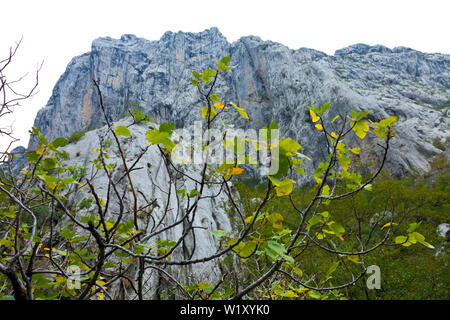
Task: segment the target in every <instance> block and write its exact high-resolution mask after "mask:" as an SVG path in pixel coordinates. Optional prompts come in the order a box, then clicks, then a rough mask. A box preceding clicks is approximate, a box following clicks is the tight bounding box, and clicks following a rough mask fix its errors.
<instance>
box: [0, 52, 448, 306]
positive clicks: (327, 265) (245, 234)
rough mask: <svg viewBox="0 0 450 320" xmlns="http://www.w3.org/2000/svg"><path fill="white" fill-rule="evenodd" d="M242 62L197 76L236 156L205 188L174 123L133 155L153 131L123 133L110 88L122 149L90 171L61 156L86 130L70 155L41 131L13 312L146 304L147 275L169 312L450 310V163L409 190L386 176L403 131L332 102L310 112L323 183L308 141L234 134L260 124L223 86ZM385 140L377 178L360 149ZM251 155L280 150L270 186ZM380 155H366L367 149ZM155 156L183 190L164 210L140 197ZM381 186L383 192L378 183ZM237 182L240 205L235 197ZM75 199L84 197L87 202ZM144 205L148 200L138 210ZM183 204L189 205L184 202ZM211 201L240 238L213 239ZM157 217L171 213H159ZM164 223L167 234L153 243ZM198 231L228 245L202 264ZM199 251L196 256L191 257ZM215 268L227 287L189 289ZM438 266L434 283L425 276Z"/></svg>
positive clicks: (7, 261)
mask: <svg viewBox="0 0 450 320" xmlns="http://www.w3.org/2000/svg"><path fill="white" fill-rule="evenodd" d="M230 59H231V58H230V57H224V58H222V59H220V60H218V61H217V68H216V69H205V70H202V71H201V72H199V71H196V70H193V71H192V75H193V78H191V79H190V82H191V84H192V86H194V87H195V89H196V92H198V93H199V95H200V96H201V99H202V104H201V105H199V106H198V109H197V110H196V112H198V115H199V116H200V115H201V117H202V118H203V121H204V125H205V128H213V127H214V125H216V124H217V128H220V130H221V131H220V137H221V138H222V141H223V146H224V147H225V149H226V150H227V151H228V152H229V153H230V154H231V155H232V157H231V158H232V159H229V158H228V159H222V160H223V162H222V163H220V164H216V163H209V162H208V161H203V162H201V163H200V164H198V166H197V167H196V168H199V169H198V172H199V173H200V174H199V175H196V176H195V178H193V177H192V176H191V175H190V174H186V173H185V172H183V171H182V170H179V169H177V167H176V166H175V165H174V163H173V162H172V161H173V158H172V157H173V156H174V154H175V153H174V151H175V150H176V148H177V142H175V139H173V132H174V129H175V124H173V123H167V122H165V123H161V124H160V125H159V127H158V128H154V127H151V126H149V127H148V130H147V131H146V133H145V138H146V141H147V143H148V144H147V145H146V146H141V147H142V148H141V150H140V151H139V154H137V155H136V154H134V153H128V152H127V151H126V150H125V148H124V147H125V145H124V143H126V141H128V140H129V139H123V138H121V139H119V137H121V136H123V137H131V136H132V135H133V129H134V127H133V126H134V125H139V124H140V123H145V122H147V121H150V118H148V116H146V115H144V114H143V113H142V111H140V110H136V111H134V112H132V113H131V115H132V116H133V120H134V121H133V123H132V124H130V125H127V126H125V125H120V126H115V125H114V123H112V122H110V120H109V118H108V116H107V114H106V111H105V110H106V109H105V106H104V105H103V99H102V95H101V91H100V87H99V86H98V83H97V81H95V80H94V81H93V82H94V85H95V87H96V89H97V93H98V95H99V97H100V99H99V101H100V107H101V110H102V112H103V115H104V119H105V121H106V123H107V130H108V132H107V133H106V134H105V137H106V136H107V135H109V136H110V137H112V138H109V139H110V140H105V141H104V140H102V139H100V146H98V148H93V149H92V151H93V152H95V154H96V156H95V157H91V159H92V160H91V161H90V162H89V163H88V164H86V166H80V167H72V166H69V165H68V164H67V163H66V162H65V161H64V160H65V154H64V152H63V151H61V149H59V148H63V147H64V146H65V145H66V144H67V143H70V142H74V143H76V142H77V141H79V140H80V139H81V138H82V137H83V135H84V132H76V133H74V134H73V135H72V136H71V137H70V138H69V139H68V140H67V141H66V139H64V138H57V139H55V140H54V141H53V142H48V141H47V140H46V138H45V137H44V136H43V134H42V133H41V132H40V131H39V130H38V129H34V128H33V130H32V132H31V133H32V135H33V136H36V137H37V138H38V139H39V142H40V143H39V144H38V146H37V148H36V150H32V151H28V152H27V153H26V154H25V156H26V158H27V160H28V167H26V168H25V169H24V170H22V171H21V174H20V175H18V176H10V177H8V176H6V175H4V176H0V179H1V180H0V190H1V193H0V206H1V208H2V210H0V221H1V222H2V224H1V225H0V238H1V240H0V283H2V284H4V288H3V289H2V290H1V291H0V298H1V299H13V298H14V299H17V300H33V299H78V300H84V299H101V300H103V299H114V298H116V297H118V296H119V297H123V298H125V297H131V298H132V299H138V300H143V299H144V298H146V290H147V289H144V287H145V286H146V282H147V280H148V278H147V279H146V278H145V277H146V276H147V273H146V272H145V271H146V270H149V269H152V270H156V271H155V272H156V273H161V279H160V280H161V281H159V283H160V285H159V286H160V287H158V292H157V294H159V297H160V298H164V299H174V298H176V299H194V300H208V299H228V298H233V299H242V298H249V299H254V298H257V299H282V300H284V299H365V298H367V299H368V298H371V299H374V298H405V297H406V298H416V299H422V298H443V297H448V285H447V282H448V274H447V269H448V268H444V267H442V265H443V263H448V260H447V257H448V255H444V256H443V258H442V259H443V260H442V261H441V260H439V259H441V258H440V257H436V258H434V256H433V254H434V252H435V250H434V249H435V247H439V248H440V242H439V241H440V239H436V235H435V232H434V230H435V228H436V225H437V223H440V222H445V221H447V219H448V212H449V209H450V208H449V205H448V194H449V186H448V177H449V176H448V164H447V162H446V161H445V160H442V159H437V158H436V159H435V162H436V164H435V165H434V167H435V168H436V170H438V171H437V172H436V174H435V175H434V176H433V177H429V179H419V178H418V177H412V178H407V179H403V180H395V179H393V178H391V177H389V176H386V175H385V176H382V175H380V172H382V168H383V166H384V163H385V160H386V157H387V155H388V151H389V148H390V146H391V145H390V142H391V139H393V138H395V134H396V130H395V124H396V122H397V120H398V119H397V117H396V116H391V117H388V118H386V119H379V120H378V121H372V120H370V119H369V118H368V117H367V116H368V114H369V112H368V111H362V112H358V111H355V110H352V111H350V112H349V113H348V114H338V113H336V112H335V111H334V110H333V108H332V104H331V103H330V102H327V103H324V104H322V106H308V107H307V109H308V111H309V115H310V117H311V122H310V125H311V130H317V131H318V132H319V133H320V134H321V135H322V137H323V141H324V143H326V148H325V149H326V151H327V155H326V156H325V157H324V158H323V159H322V162H320V163H319V164H318V165H317V167H316V168H315V170H313V172H305V169H304V167H302V165H303V162H304V161H310V160H311V159H309V158H308V157H307V156H305V155H303V154H302V153H301V152H300V151H301V149H302V146H301V145H300V143H299V142H297V141H295V140H294V139H291V138H287V137H282V136H280V135H279V131H278V124H277V122H276V121H275V120H273V121H271V122H270V124H268V126H267V127H263V128H261V132H262V134H261V136H260V137H259V138H257V139H256V140H255V139H254V138H253V137H252V138H245V137H238V136H236V137H233V138H230V137H229V136H228V132H227V131H226V128H229V127H231V126H233V124H234V123H226V122H225V121H229V120H230V119H233V118H234V119H237V118H238V119H240V120H242V121H250V116H249V114H248V113H247V111H246V109H245V107H243V106H238V105H236V104H235V103H234V102H232V101H229V100H226V99H224V98H222V97H220V96H219V95H218V93H217V92H218V91H217V88H216V83H217V79H218V77H219V76H220V75H221V74H222V73H224V72H227V71H229V70H231V69H232V67H230V66H228V64H229V62H230ZM224 113H230V114H229V117H223V118H222V115H223V114H224ZM325 115H327V116H325ZM328 115H330V116H328ZM326 119H332V120H331V121H327V120H326ZM219 121H220V123H219ZM219 124H221V126H219ZM134 134H136V132H134ZM369 134H370V135H372V136H373V137H374V138H375V139H374V140H375V141H372V142H369V141H367V142H366V141H365V142H364V143H373V148H374V150H375V149H376V151H377V152H379V153H380V156H381V157H380V159H382V161H381V162H380V163H379V165H378V167H376V168H371V170H366V171H367V172H370V171H372V172H370V173H368V174H367V175H363V174H362V172H363V171H362V170H361V165H360V161H359V156H360V153H361V152H362V151H361V149H360V148H359V147H358V146H356V145H349V142H352V141H353V142H354V141H355V139H356V140H357V141H362V140H364V139H366V137H367V136H368V135H369ZM348 137H351V138H348ZM173 140H174V141H173ZM113 143H115V147H116V148H117V153H118V154H119V155H120V157H119V162H118V163H114V162H111V159H110V156H109V155H108V151H109V147H110V146H111V145H112V144H113ZM212 143H213V140H212V137H211V135H207V137H206V141H204V142H203V143H202V145H201V148H199V149H201V151H202V152H203V156H204V158H203V159H208V157H209V156H210V155H211V152H212V151H211V150H212V147H211V146H212ZM250 146H254V147H255V149H257V150H258V151H264V152H265V154H267V155H269V156H270V157H269V158H268V159H269V160H270V164H271V165H274V164H276V166H275V167H274V168H273V169H274V170H267V173H266V175H262V177H261V179H262V180H263V181H262V183H261V184H257V185H255V179H254V178H253V179H252V178H251V177H250V179H249V180H245V177H246V174H247V171H249V170H248V169H247V168H248V166H250V165H258V163H257V162H256V161H254V159H252V158H251V157H250V156H249V155H247V154H246V150H248V149H249V147H250ZM368 148H369V146H367V145H366V148H365V150H368ZM150 149H151V150H150ZM124 150H125V151H124ZM89 151H90V150H89ZM146 152H159V153H158V155H159V156H160V157H161V159H163V160H164V161H161V162H160V163H159V164H158V167H160V166H161V168H163V166H164V168H163V169H161V170H164V172H167V177H168V179H167V181H165V183H166V185H165V186H164V187H165V188H167V189H165V190H169V191H168V192H165V191H164V190H162V189H160V191H162V192H160V196H159V197H160V198H158V199H154V200H149V199H147V197H146V196H145V194H144V191H145V189H138V188H137V187H141V186H139V184H136V185H135V181H134V180H133V177H135V174H131V172H132V171H134V170H141V169H142V167H139V166H138V165H137V166H135V165H136V164H137V161H136V159H140V158H141V157H143V156H144V154H145V153H146ZM230 160H231V161H230ZM147 166H148V167H151V164H148V165H147ZM158 170H160V169H158ZM141 172H142V171H141ZM87 173H88V174H87ZM297 174H299V175H303V176H305V175H307V174H308V178H309V181H311V185H310V186H309V187H304V188H295V186H296V180H294V179H295V178H296V175H297ZM101 175H103V177H107V179H103V181H104V182H103V183H104V185H101V186H98V185H97V183H98V181H99V180H95V181H94V179H95V176H101ZM376 178H381V179H378V182H377V180H375V179H376ZM240 181H241V182H240ZM242 181H246V182H247V185H246V184H245V183H244V182H242ZM179 182H181V183H179ZM232 183H234V184H235V185H236V186H237V189H238V191H239V192H240V197H237V196H236V194H234V193H233V192H232V191H231V190H230V186H232ZM149 186H151V185H150V184H149ZM188 186H190V188H192V189H187V188H188ZM146 187H147V186H144V188H146ZM152 187H154V185H153V186H152ZM183 187H184V188H183ZM217 187H220V188H217ZM158 188H162V187H160V186H158ZM181 188H183V189H181ZM147 189H150V188H147ZM105 190H108V191H107V192H106V193H105ZM215 190H220V192H219V193H216V191H215ZM74 192H79V194H82V195H83V199H81V200H80V198H79V197H78V198H73V197H72V194H73V193H74ZM82 192H83V193H82ZM138 196H139V197H141V198H143V200H140V201H138ZM151 196H152V197H153V195H151ZM173 196H174V197H176V201H172V204H170V202H171V199H172V198H171V197H173ZM219 196H223V197H222V198H218V197H219ZM74 199H76V201H74ZM211 200H213V201H215V200H217V201H216V202H215V203H216V204H217V207H219V206H220V207H221V208H223V209H224V210H226V213H228V214H229V217H231V218H232V220H233V221H232V222H233V228H232V230H227V231H226V230H221V229H215V230H214V229H213V230H210V229H208V228H205V227H203V226H199V224H200V223H203V222H204V221H203V220H202V221H196V220H195V215H196V213H197V211H198V209H199V208H201V207H202V206H203V204H204V203H205V202H206V203H211V202H209V201H211ZM144 201H145V202H144ZM156 202H157V203H156ZM156 206H157V207H159V209H160V210H157V211H154V210H153V209H154V208H155V207H156ZM173 206H176V207H175V208H174V207H173ZM203 208H204V207H203ZM208 208H209V207H208ZM214 210H216V208H213V209H212V210H211V211H212V212H211V214H212V215H214V213H215V212H214ZM171 211H173V212H171ZM172 213H173V214H177V213H181V214H177V215H176V217H175V216H174V215H172V216H171V217H174V221H170V219H168V218H167V217H169V216H168V215H169V214H172ZM63 218H64V220H62V219H63ZM145 219H147V220H145ZM61 221H64V224H63V225H61V224H60V223H59V222H61ZM149 225H153V226H154V228H155V229H154V230H152V231H151V233H148V226H149ZM177 226H182V227H183V232H182V233H180V232H178V231H177V232H167V231H171V230H172V231H173V230H176V229H174V228H178V227H177ZM198 229H202V230H198ZM163 232H166V233H165V234H167V235H173V236H174V238H173V239H170V238H169V239H165V236H161V235H160V234H162V233H163ZM197 232H204V233H205V232H207V233H206V234H204V235H205V236H206V237H208V238H209V239H215V240H216V241H214V242H212V243H213V244H214V245H216V248H215V249H216V250H215V251H214V252H213V253H208V254H207V256H202V257H196V256H194V250H195V249H196V245H197V243H196V241H195V240H194V241H191V238H190V237H191V236H192V235H194V236H193V237H192V238H194V239H195V238H196V237H195V235H196V233H197ZM207 244H208V245H209V243H207ZM191 246H192V247H193V248H189V250H192V252H188V251H186V247H191ZM175 250H177V251H175ZM443 250H444V251H447V248H446V247H445V248H443ZM202 251H204V250H202ZM178 253H181V254H178ZM205 261H210V262H213V263H215V264H217V265H218V266H219V267H220V270H221V271H222V272H223V277H222V279H216V280H213V281H211V282H210V283H209V282H206V281H204V280H203V278H199V277H197V278H194V277H191V275H189V277H180V274H181V275H182V274H184V273H185V272H179V271H180V270H179V269H178V268H183V267H185V266H187V267H188V268H187V269H185V271H187V272H190V273H192V272H193V270H194V268H195V266H196V265H197V264H198V263H203V262H205ZM405 262H410V263H405ZM414 263H415V265H414V267H411V266H410V264H414ZM371 264H374V265H378V266H380V267H381V270H382V273H381V276H382V279H384V280H383V281H384V282H383V289H382V290H380V291H371V292H368V290H367V287H366V286H365V281H364V280H365V278H366V277H367V276H368V275H367V272H368V269H369V267H370V265H371ZM425 264H426V266H427V268H428V269H431V271H432V273H426V274H423V273H420V270H421V269H420V268H421V267H422V266H425ZM24 266H27V267H26V270H25V269H24ZM166 266H170V268H166ZM73 268H75V269H78V270H79V271H82V272H80V273H79V274H78V275H79V278H78V279H77V280H76V284H77V286H73V281H75V280H73V279H72V274H73V273H75V271H73ZM427 271H428V270H427ZM202 272H203V271H202ZM201 277H203V274H202V275H201ZM370 277H371V276H370ZM417 279H420V280H419V281H415V282H414V281H412V280H417ZM150 289H151V288H150ZM147 297H148V296H147Z"/></svg>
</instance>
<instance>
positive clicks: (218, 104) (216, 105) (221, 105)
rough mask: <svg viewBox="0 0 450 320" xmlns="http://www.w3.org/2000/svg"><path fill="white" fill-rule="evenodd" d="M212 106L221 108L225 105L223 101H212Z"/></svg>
mask: <svg viewBox="0 0 450 320" xmlns="http://www.w3.org/2000/svg"><path fill="white" fill-rule="evenodd" d="M214 107H216V108H217V109H223V108H224V107H225V105H224V104H223V103H220V102H216V103H214Z"/></svg>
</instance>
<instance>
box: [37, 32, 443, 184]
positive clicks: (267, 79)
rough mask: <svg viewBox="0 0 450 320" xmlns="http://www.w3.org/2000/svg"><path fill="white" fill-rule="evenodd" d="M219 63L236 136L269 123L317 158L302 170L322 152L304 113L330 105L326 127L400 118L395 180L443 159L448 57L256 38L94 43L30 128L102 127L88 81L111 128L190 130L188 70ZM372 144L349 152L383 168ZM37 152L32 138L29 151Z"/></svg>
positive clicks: (193, 102) (55, 131) (179, 36)
mask: <svg viewBox="0 0 450 320" xmlns="http://www.w3.org/2000/svg"><path fill="white" fill-rule="evenodd" d="M226 55H230V56H231V62H230V65H233V66H235V69H234V70H232V71H231V72H228V73H226V74H225V77H224V79H222V80H220V81H219V83H218V85H219V89H218V94H219V96H221V97H224V98H225V99H227V100H232V101H234V102H236V103H237V104H238V105H240V106H242V107H245V108H246V110H247V112H248V114H249V116H250V119H251V122H248V121H247V120H245V119H242V118H239V116H238V115H236V114H235V113H234V114H228V115H227V117H228V118H226V119H228V120H231V121H233V122H234V123H235V124H236V125H237V126H238V127H242V128H247V127H249V126H252V127H253V128H260V127H262V126H264V125H268V124H269V123H270V122H271V120H272V119H276V120H277V122H278V123H279V125H280V129H281V131H282V132H281V133H282V134H283V135H285V136H290V137H292V138H294V139H296V140H298V141H299V142H300V143H301V145H302V146H303V149H302V152H303V153H304V154H306V155H308V156H309V157H311V158H313V159H314V161H313V162H308V163H306V165H305V166H306V167H305V169H306V170H312V168H313V167H314V166H316V165H317V163H318V162H320V161H323V160H324V157H325V153H326V152H325V151H326V150H325V149H324V145H325V143H324V140H323V137H322V136H321V135H320V134H319V133H318V132H317V131H316V130H315V129H314V126H313V124H312V123H311V120H310V117H309V114H308V112H307V109H306V106H309V105H319V106H320V105H321V104H322V103H324V102H328V101H330V102H332V109H331V112H330V113H329V118H328V119H332V117H334V115H336V114H345V113H347V112H349V111H350V110H351V109H357V110H363V109H367V110H369V111H370V119H371V120H374V121H375V120H381V119H382V118H385V117H388V116H392V115H396V116H398V117H399V123H398V125H397V126H396V131H397V134H396V137H395V139H394V140H393V142H392V149H391V152H390V154H389V157H388V162H387V168H388V169H389V170H390V171H391V173H393V174H394V175H396V176H403V175H405V174H407V173H408V172H410V171H411V170H418V171H422V172H425V171H428V170H429V169H430V165H429V161H430V159H431V158H432V157H433V156H434V155H436V154H438V153H440V152H442V151H441V150H439V149H437V148H435V147H434V146H433V145H432V141H433V139H435V138H441V139H446V138H447V137H449V136H450V132H449V129H448V128H449V124H450V123H449V118H448V115H447V111H448V105H449V103H450V55H448V54H439V53H434V54H428V53H422V52H419V51H415V50H412V49H409V48H403V47H397V48H394V49H392V50H391V49H389V48H386V47H384V46H381V45H376V46H368V45H365V44H356V45H353V46H349V47H347V48H343V49H341V50H338V51H336V54H335V55H334V56H328V55H326V54H325V53H322V52H319V51H316V50H312V49H306V48H301V49H298V50H292V49H290V48H288V47H286V46H284V45H282V44H279V43H275V42H272V41H263V40H261V39H260V38H259V37H255V36H248V37H243V38H241V39H239V40H237V41H235V42H233V43H229V42H228V41H227V39H226V38H225V37H224V36H223V35H222V34H221V33H220V32H219V30H218V29H217V28H211V29H209V30H205V31H203V32H200V33H184V32H176V33H174V32H166V33H165V34H164V35H163V36H162V38H161V39H160V40H158V41H148V40H145V39H142V38H138V37H136V36H133V35H124V36H122V37H121V38H120V39H112V38H109V37H107V38H99V39H96V40H94V41H93V43H92V49H91V51H90V52H89V53H86V54H84V55H81V56H79V57H75V58H73V60H72V61H71V62H70V63H69V65H68V67H67V69H66V71H65V73H64V74H63V75H62V76H61V78H60V79H59V81H58V82H57V84H56V86H55V88H54V91H53V94H52V96H51V98H50V100H49V102H48V104H47V106H46V107H45V108H43V109H42V110H40V111H39V113H38V115H37V117H36V120H35V124H34V126H35V127H38V128H40V129H41V130H42V132H43V133H44V134H45V135H46V136H47V137H48V138H55V137H57V136H63V137H68V136H70V134H71V133H73V132H74V131H80V130H91V129H94V128H98V127H100V126H102V125H104V121H103V118H102V114H101V112H100V109H99V103H98V96H97V94H96V92H95V91H94V87H93V85H92V80H91V79H92V78H94V79H96V80H97V81H99V83H100V87H101V90H102V93H103V97H104V102H105V106H106V108H107V113H108V116H109V117H110V118H111V119H112V120H117V119H120V118H122V117H123V116H124V115H125V114H126V110H128V109H130V106H133V105H138V106H139V107H140V108H141V109H142V110H144V111H145V112H146V113H148V114H150V115H151V116H153V117H154V118H155V120H156V121H157V122H162V121H171V122H175V123H176V125H177V127H183V126H187V125H190V124H192V122H193V121H194V120H196V119H200V118H201V117H200V108H201V107H202V104H201V102H200V100H199V96H198V93H197V92H196V89H195V88H194V87H192V86H191V85H190V83H189V78H190V77H191V73H190V71H191V70H192V69H196V70H200V69H203V68H207V67H215V64H216V61H217V59H218V58H220V57H223V56H226ZM374 141H375V137H374V136H373V135H370V136H369V138H368V141H367V142H365V141H364V142H362V141H361V140H360V139H359V138H357V137H355V138H351V139H349V140H348V141H347V143H350V144H351V145H352V146H354V147H356V146H359V147H361V148H362V150H363V152H362V160H363V161H365V162H366V163H368V162H372V163H376V162H378V161H379V160H380V159H379V157H377V156H376V155H375V152H374V150H378V149H377V148H373V144H372V143H373V142H374ZM36 145H37V140H36V139H31V140H30V144H29V148H34V147H36ZM298 179H299V181H303V180H302V178H301V177H299V178H298Z"/></svg>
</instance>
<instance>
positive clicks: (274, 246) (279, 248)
mask: <svg viewBox="0 0 450 320" xmlns="http://www.w3.org/2000/svg"><path fill="white" fill-rule="evenodd" d="M267 247H268V248H269V249H271V250H273V251H274V252H276V253H277V254H278V255H279V256H282V255H283V254H284V253H285V252H286V248H285V247H284V245H283V244H281V243H278V242H275V241H272V240H269V241H267Z"/></svg>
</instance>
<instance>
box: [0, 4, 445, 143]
mask: <svg viewBox="0 0 450 320" xmlns="http://www.w3.org/2000/svg"><path fill="white" fill-rule="evenodd" d="M0 10H1V20H0V21H1V27H0V60H2V59H3V58H5V57H6V56H7V55H8V53H9V47H10V46H12V45H14V43H15V42H16V41H18V40H19V39H20V38H21V37H22V36H23V41H22V45H21V48H20V49H19V52H18V54H17V56H16V58H15V60H14V65H12V66H11V68H10V72H9V73H8V75H9V76H10V77H11V79H12V78H18V77H19V76H22V75H23V74H25V73H27V72H28V73H29V75H28V77H27V79H28V80H29V82H28V84H29V83H31V82H32V80H33V73H34V71H35V70H36V67H37V65H38V64H39V63H40V62H42V61H44V65H43V67H42V69H41V72H40V84H39V93H38V94H37V95H36V96H35V97H33V98H32V99H30V100H28V101H27V102H25V103H23V104H22V106H21V107H19V108H18V109H17V110H16V111H15V113H14V114H13V117H10V118H8V119H7V120H6V119H1V120H0V126H1V127H5V126H6V125H12V126H13V128H14V131H15V133H16V136H17V137H18V138H20V139H21V141H20V142H19V144H21V145H24V146H26V145H27V144H28V130H29V129H30V128H31V126H32V125H33V121H34V118H35V116H36V113H37V111H38V110H39V109H40V108H42V107H43V106H45V104H46V103H47V100H48V99H49V97H50V95H51V91H52V89H53V86H54V85H55V83H56V81H57V80H58V78H59V76H60V75H61V74H62V73H63V72H64V70H65V68H66V66H67V64H68V63H69V61H70V60H71V58H72V57H74V56H76V55H80V54H82V53H85V52H88V51H90V45H91V42H92V40H94V39H95V38H97V37H103V36H110V37H113V38H119V37H120V36H121V35H122V34H125V33H131V34H135V35H137V36H138V37H143V38H146V39H149V40H157V39H159V38H160V37H161V36H162V35H163V34H164V32H165V31H174V32H176V31H180V30H181V31H185V32H199V31H203V30H205V29H207V28H210V27H212V26H216V27H218V28H219V30H220V31H221V32H222V34H223V35H224V36H225V37H226V38H227V39H228V41H230V42H232V41H235V40H237V39H238V38H240V37H242V36H246V35H257V36H259V37H261V38H262V39H263V40H272V41H276V42H280V43H282V44H285V45H287V46H289V47H290V48H292V49H298V48H300V47H307V48H312V49H317V50H321V51H323V52H325V53H327V54H333V53H334V51H335V50H337V49H340V48H343V47H346V46H348V45H351V44H355V43H359V42H362V43H366V44H369V45H374V44H383V45H385V46H387V47H390V48H393V47H396V46H406V47H411V48H413V49H417V50H420V51H424V52H441V53H450V40H449V39H450V36H449V34H450V27H449V12H450V1H448V0H427V1H416V0H405V1H404V0H377V1H370V2H369V1H364V0H330V1H329V0H309V1H300V0H297V1H288V0H271V1H266V0H256V1H253V0H222V1H213V0H209V1H202V0H184V1H182V0H180V1H175V0H156V1H143V0H142V1H136V0H126V1H123V0H121V1H116V0H108V1H103V0H102V1H99V0H95V1H94V0H89V1H87V0H77V1H72V0H70V1H69V0H64V1H63V0H59V1H58V0H54V1H51V0H30V1H26V0H2V3H1V4H0ZM23 84H24V85H25V84H26V82H23ZM5 120H6V121H5ZM6 143H7V140H6V139H5V138H4V137H0V150H3V148H4V146H5V145H6Z"/></svg>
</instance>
